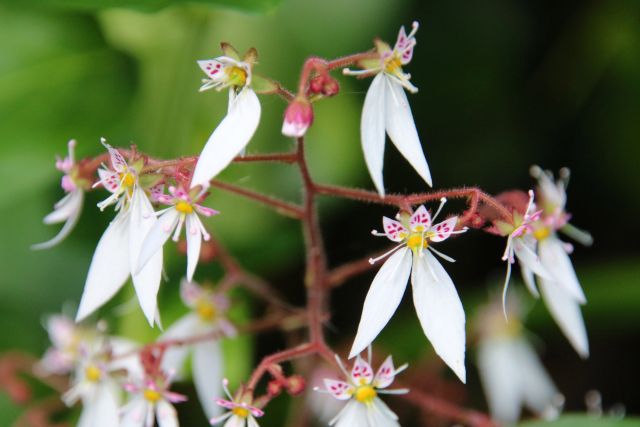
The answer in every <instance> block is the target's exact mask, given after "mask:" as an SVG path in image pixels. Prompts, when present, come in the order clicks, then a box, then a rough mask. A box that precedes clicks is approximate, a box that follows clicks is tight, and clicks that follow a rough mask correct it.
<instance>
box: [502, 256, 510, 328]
mask: <svg viewBox="0 0 640 427" xmlns="http://www.w3.org/2000/svg"><path fill="white" fill-rule="evenodd" d="M509 279H511V262H509V263H507V276H506V277H505V279H504V286H503V287H502V313H503V314H504V320H505V321H506V322H508V321H509V317H508V316H507V290H508V288H509Z"/></svg>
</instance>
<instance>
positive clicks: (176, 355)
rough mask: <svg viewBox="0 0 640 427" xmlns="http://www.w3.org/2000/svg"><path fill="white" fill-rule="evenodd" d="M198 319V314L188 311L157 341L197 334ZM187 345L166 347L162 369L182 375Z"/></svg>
mask: <svg viewBox="0 0 640 427" xmlns="http://www.w3.org/2000/svg"><path fill="white" fill-rule="evenodd" d="M199 325H200V321H199V319H198V315H197V314H195V313H189V314H187V315H185V316H183V317H181V318H180V319H178V320H177V321H176V322H175V323H174V324H173V325H171V326H170V327H169V329H167V330H166V331H165V333H164V334H162V336H160V338H158V341H159V342H162V341H168V340H173V339H184V338H187V337H190V336H194V335H198V334H200V333H201V332H202V329H201V328H200V327H199ZM189 350H190V349H189V347H188V346H172V347H170V348H168V349H167V350H166V351H165V353H164V355H163V356H162V365H161V366H162V369H163V370H164V371H166V372H168V371H174V372H175V373H176V374H177V375H178V376H179V377H181V376H182V374H183V370H184V363H185V359H186V358H187V355H188V353H189Z"/></svg>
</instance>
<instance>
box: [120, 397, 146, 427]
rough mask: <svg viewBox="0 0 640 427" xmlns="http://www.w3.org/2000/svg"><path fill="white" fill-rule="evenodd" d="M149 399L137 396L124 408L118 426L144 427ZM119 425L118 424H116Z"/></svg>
mask: <svg viewBox="0 0 640 427" xmlns="http://www.w3.org/2000/svg"><path fill="white" fill-rule="evenodd" d="M147 407H148V405H147V401H146V400H145V399H144V397H142V396H136V397H134V398H133V400H132V401H131V402H129V403H127V405H126V406H125V407H124V408H123V409H122V417H121V418H120V425H119V426H118V427H143V426H144V421H145V419H146V416H147ZM116 425H117V424H116Z"/></svg>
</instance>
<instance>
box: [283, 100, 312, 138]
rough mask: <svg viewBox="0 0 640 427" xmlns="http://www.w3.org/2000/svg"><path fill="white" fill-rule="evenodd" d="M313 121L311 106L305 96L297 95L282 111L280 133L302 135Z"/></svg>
mask: <svg viewBox="0 0 640 427" xmlns="http://www.w3.org/2000/svg"><path fill="white" fill-rule="evenodd" d="M312 123H313V108H312V107H311V103H310V102H309V101H307V100H306V99H305V98H302V97H297V98H296V99H294V100H293V102H292V103H291V104H289V106H288V107H287V110H286V111H285V112H284V123H283V124H282V134H283V135H285V136H290V137H293V138H298V137H301V136H303V135H304V134H305V133H306V132H307V129H308V128H309V126H311V124H312Z"/></svg>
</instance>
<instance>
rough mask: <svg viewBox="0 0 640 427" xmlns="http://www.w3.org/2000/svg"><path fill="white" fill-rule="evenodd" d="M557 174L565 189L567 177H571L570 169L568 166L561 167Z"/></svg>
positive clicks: (567, 183) (567, 184)
mask: <svg viewBox="0 0 640 427" xmlns="http://www.w3.org/2000/svg"><path fill="white" fill-rule="evenodd" d="M558 176H559V178H560V180H561V181H562V184H563V185H564V189H565V190H566V189H567V187H568V186H569V179H570V178H571V171H570V170H569V168H566V167H565V168H562V169H560V172H559V173H558Z"/></svg>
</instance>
